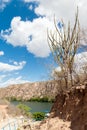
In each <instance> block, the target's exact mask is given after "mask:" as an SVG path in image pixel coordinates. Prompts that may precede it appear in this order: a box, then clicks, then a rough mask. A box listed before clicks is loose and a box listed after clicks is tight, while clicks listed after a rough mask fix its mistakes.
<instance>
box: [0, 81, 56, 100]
mask: <svg viewBox="0 0 87 130" xmlns="http://www.w3.org/2000/svg"><path fill="white" fill-rule="evenodd" d="M57 93H58V83H57V82H56V81H48V82H35V83H25V84H17V85H11V86H8V87H6V88H1V89H0V98H10V97H11V98H16V99H19V100H29V99H31V98H34V97H39V98H43V97H49V100H50V99H53V98H55V96H56V95H57Z"/></svg>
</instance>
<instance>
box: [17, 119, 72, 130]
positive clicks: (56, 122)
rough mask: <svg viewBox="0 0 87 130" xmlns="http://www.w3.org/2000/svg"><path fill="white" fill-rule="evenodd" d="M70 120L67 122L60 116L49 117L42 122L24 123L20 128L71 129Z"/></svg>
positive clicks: (42, 129) (22, 129)
mask: <svg viewBox="0 0 87 130" xmlns="http://www.w3.org/2000/svg"><path fill="white" fill-rule="evenodd" d="M70 124H71V123H70V122H65V121H63V120H61V119H59V118H58V117H56V118H50V119H49V118H48V119H46V120H44V121H42V122H38V121H37V122H29V123H27V122H26V123H24V124H23V125H22V127H19V128H20V130H71V129H70Z"/></svg>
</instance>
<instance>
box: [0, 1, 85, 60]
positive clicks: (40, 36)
mask: <svg viewBox="0 0 87 130" xmlns="http://www.w3.org/2000/svg"><path fill="white" fill-rule="evenodd" d="M24 2H25V3H26V2H38V3H39V4H38V6H36V7H35V9H34V10H35V13H36V14H37V15H39V16H45V17H39V18H36V19H33V21H32V22H31V21H30V20H26V21H23V20H21V17H14V18H13V19H12V21H11V25H10V28H9V29H6V30H2V31H1V37H2V38H3V39H4V40H6V42H7V43H9V44H12V45H13V46H25V47H26V48H27V50H28V51H29V52H31V53H32V54H34V55H35V56H36V57H42V58H43V57H47V56H49V54H50V49H49V46H48V43H47V28H49V29H52V30H53V26H54V24H53V16H54V14H55V16H56V18H57V21H59V20H61V18H63V20H64V21H65V22H68V21H69V20H70V21H71V24H72V23H73V21H74V15H75V11H76V8H77V5H78V6H79V12H80V13H79V18H80V21H81V24H82V25H83V26H86V23H87V17H86V12H87V2H86V0H80V1H79V0H72V1H70V0H67V2H66V0H59V1H58V0H55V1H54V0H51V2H50V0H24ZM49 3H50V4H49ZM83 7H84V8H83ZM30 9H32V6H30Z"/></svg>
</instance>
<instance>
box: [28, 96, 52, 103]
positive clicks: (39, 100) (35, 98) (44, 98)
mask: <svg viewBox="0 0 87 130" xmlns="http://www.w3.org/2000/svg"><path fill="white" fill-rule="evenodd" d="M29 101H34V102H54V99H49V98H48V97H46V96H45V97H42V98H40V97H33V98H31V99H30V100H29Z"/></svg>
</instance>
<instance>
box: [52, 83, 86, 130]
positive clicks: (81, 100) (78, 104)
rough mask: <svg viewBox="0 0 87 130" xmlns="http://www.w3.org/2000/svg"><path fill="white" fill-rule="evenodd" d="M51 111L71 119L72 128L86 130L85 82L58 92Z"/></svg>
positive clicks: (54, 114)
mask: <svg viewBox="0 0 87 130" xmlns="http://www.w3.org/2000/svg"><path fill="white" fill-rule="evenodd" d="M51 113H52V115H53V117H56V116H58V117H60V118H61V119H63V120H69V121H71V129H72V130H87V83H86V84H85V85H81V86H77V87H76V88H73V89H72V90H71V91H68V92H66V93H61V94H58V95H57V96H56V100H55V103H54V105H53V107H52V109H51Z"/></svg>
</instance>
